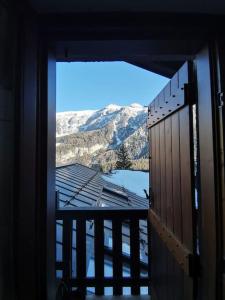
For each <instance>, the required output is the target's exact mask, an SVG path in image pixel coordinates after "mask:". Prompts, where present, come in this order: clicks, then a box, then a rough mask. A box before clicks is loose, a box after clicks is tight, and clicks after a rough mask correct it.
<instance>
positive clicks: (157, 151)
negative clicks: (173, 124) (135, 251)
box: [154, 125, 161, 216]
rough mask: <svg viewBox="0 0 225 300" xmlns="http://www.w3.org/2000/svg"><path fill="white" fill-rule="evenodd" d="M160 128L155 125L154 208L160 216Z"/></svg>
mask: <svg viewBox="0 0 225 300" xmlns="http://www.w3.org/2000/svg"><path fill="white" fill-rule="evenodd" d="M159 138H160V130H159V125H156V126H155V170H156V172H155V191H156V193H155V198H154V201H155V210H156V212H157V213H158V214H159V215H160V216H161V198H160V197H161V195H160V192H161V191H160V180H161V177H160V171H161V169H160V164H161V162H160V139H159Z"/></svg>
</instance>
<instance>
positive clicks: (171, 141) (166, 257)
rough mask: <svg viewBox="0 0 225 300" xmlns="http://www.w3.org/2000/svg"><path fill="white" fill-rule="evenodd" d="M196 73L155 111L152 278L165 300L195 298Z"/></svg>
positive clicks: (186, 75)
mask: <svg viewBox="0 0 225 300" xmlns="http://www.w3.org/2000/svg"><path fill="white" fill-rule="evenodd" d="M190 70H191V66H190V64H188V63H186V64H185V65H184V66H183V67H182V68H181V69H180V71H178V73H177V74H175V76H174V77H173V78H172V80H171V81H170V82H169V83H168V85H167V86H166V87H165V89H164V90H163V91H162V92H161V93H160V94H159V95H158V96H157V97H156V99H155V100H154V101H153V102H152V103H151V104H150V107H149V117H148V125H149V131H150V135H149V136H150V153H151V165H150V174H151V183H152V198H153V199H152V206H151V209H150V212H149V219H150V222H151V226H152V230H151V267H152V269H151V278H152V289H153V290H154V293H153V294H155V295H156V296H157V297H158V299H160V300H164V299H171V300H172V299H173V300H180V299H187V300H191V299H194V298H193V280H194V279H193V277H192V275H193V274H192V269H191V266H190V258H193V257H194V255H195V249H194V243H193V240H194V235H193V205H194V184H193V153H192V152H193V150H192V105H191V103H192V102H193V100H192V99H191V98H190V97H191V93H190V90H191V76H190Z"/></svg>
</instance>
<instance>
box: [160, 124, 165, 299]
mask: <svg viewBox="0 0 225 300" xmlns="http://www.w3.org/2000/svg"><path fill="white" fill-rule="evenodd" d="M159 126H160V178H161V181H160V192H161V218H162V221H163V222H164V223H166V219H167V210H166V209H167V203H166V200H167V199H166V147H165V121H164V120H163V121H161V122H160V123H159ZM160 270H161V275H160V277H161V284H160V290H161V296H160V297H161V299H166V298H167V278H166V277H167V251H166V247H165V245H163V243H161V259H160Z"/></svg>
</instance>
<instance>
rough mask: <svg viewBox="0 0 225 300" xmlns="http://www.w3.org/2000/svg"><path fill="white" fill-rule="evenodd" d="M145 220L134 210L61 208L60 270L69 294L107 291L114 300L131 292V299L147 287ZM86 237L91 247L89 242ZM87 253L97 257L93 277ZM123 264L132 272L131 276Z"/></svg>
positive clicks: (144, 211) (143, 211)
mask: <svg viewBox="0 0 225 300" xmlns="http://www.w3.org/2000/svg"><path fill="white" fill-rule="evenodd" d="M147 215H148V210H147V209H134V208H131V209H123V208H119V209H118V208H97V207H90V208H77V209H75V210H74V209H71V208H64V209H58V210H57V212H56V219H57V227H60V230H58V231H57V243H58V246H59V247H58V249H57V251H58V252H59V253H58V255H57V256H58V257H57V262H56V270H57V274H58V277H61V282H63V284H64V285H65V286H66V288H67V291H69V292H71V293H72V292H73V291H74V290H76V291H77V292H79V294H81V295H85V294H87V292H88V291H92V293H95V294H96V295H104V294H105V288H107V287H108V288H111V289H112V293H113V294H114V295H123V294H124V292H123V289H124V288H126V289H128V288H129V289H130V293H131V294H133V295H138V294H140V288H141V287H145V288H146V287H149V283H150V282H149V264H148V252H149V251H148V250H149V242H148V231H149V226H148V222H147ZM58 229H59V228H58ZM106 232H108V233H107V234H108V240H110V242H109V243H108V244H107V243H106ZM110 235H111V236H110ZM88 238H89V239H90V240H91V241H93V245H89V244H88V243H87V239H88ZM124 246H126V247H125V248H126V249H124ZM89 248H90V249H91V248H93V249H92V250H90V249H89ZM141 249H142V252H143V255H142V254H141V253H142V252H141ZM127 250H128V251H127ZM88 251H89V252H90V251H91V252H92V253H93V257H94V259H93V260H92V265H93V268H92V269H93V270H91V271H92V274H91V276H89V274H88V265H87V253H88ZM106 257H110V258H111V264H112V274H106V273H107V272H105V264H106V260H105V258H106ZM146 257H147V260H146ZM75 258H76V259H75ZM124 265H126V266H128V267H129V272H128V273H127V274H125V273H124ZM107 275H108V276H107Z"/></svg>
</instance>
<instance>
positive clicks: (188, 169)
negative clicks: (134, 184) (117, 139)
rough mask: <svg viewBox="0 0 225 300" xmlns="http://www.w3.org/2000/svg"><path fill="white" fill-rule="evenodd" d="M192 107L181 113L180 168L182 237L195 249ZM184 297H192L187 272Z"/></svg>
mask: <svg viewBox="0 0 225 300" xmlns="http://www.w3.org/2000/svg"><path fill="white" fill-rule="evenodd" d="M191 112H192V110H191V108H190V107H189V106H186V107H185V108H183V109H182V110H181V111H180V112H179V114H180V170H181V199H182V208H181V209H182V237H183V244H184V245H185V247H186V248H187V249H189V250H190V251H191V252H192V251H193V247H194V244H193V241H194V237H193V221H194V220H193V211H194V208H193V206H194V180H193V178H192V177H193V174H194V173H193V145H191V142H193V137H192V135H191V128H192V126H191V120H192V119H190V116H191ZM183 280H184V295H183V299H184V300H185V299H187V300H188V299H192V297H193V280H190V278H188V277H187V276H186V275H185V274H184V277H183Z"/></svg>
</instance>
